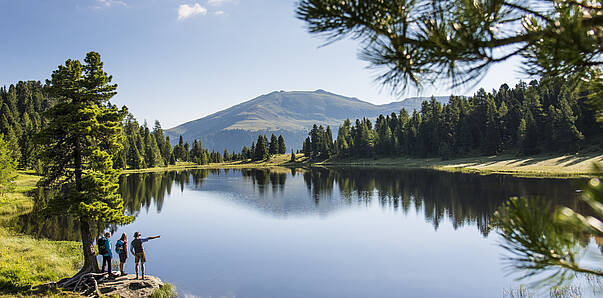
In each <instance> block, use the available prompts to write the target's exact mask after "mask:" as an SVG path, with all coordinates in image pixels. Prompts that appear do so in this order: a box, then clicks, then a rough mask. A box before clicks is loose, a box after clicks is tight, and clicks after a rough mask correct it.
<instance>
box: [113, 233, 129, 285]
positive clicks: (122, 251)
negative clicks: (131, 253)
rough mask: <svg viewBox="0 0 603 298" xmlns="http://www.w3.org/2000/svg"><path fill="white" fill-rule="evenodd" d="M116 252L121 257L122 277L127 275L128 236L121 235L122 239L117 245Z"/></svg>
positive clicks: (120, 270) (120, 269)
mask: <svg viewBox="0 0 603 298" xmlns="http://www.w3.org/2000/svg"><path fill="white" fill-rule="evenodd" d="M115 252H117V254H118V255H119V272H120V275H122V276H123V275H126V271H125V270H124V265H125V264H126V259H128V236H127V235H126V233H123V234H121V238H119V240H117V243H115Z"/></svg>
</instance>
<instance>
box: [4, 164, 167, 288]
mask: <svg viewBox="0 0 603 298" xmlns="http://www.w3.org/2000/svg"><path fill="white" fill-rule="evenodd" d="M39 179H40V176H38V175H35V174H34V173H33V172H31V171H20V172H19V173H18V176H17V179H16V180H15V186H16V187H15V190H14V191H13V192H10V193H7V194H5V195H4V196H2V197H0V297H15V296H17V297H45V296H61V297H80V296H79V295H78V294H76V293H71V292H65V291H61V290H60V289H54V288H52V287H49V286H47V285H48V284H50V283H53V282H57V281H59V280H60V279H63V278H68V277H71V276H73V275H75V274H76V273H77V272H78V270H79V269H80V268H81V267H82V248H81V243H80V242H79V241H54V240H49V239H43V238H42V239H40V238H36V237H32V236H29V235H26V234H22V233H18V232H16V231H14V230H13V229H11V228H10V224H11V221H12V220H14V219H15V218H16V217H18V216H20V215H23V214H26V213H29V212H31V211H32V209H33V198H32V197H31V196H30V192H31V191H33V190H34V189H35V188H36V183H37V182H38V180H39ZM164 285H167V286H164ZM99 289H100V291H101V293H103V294H106V295H111V294H117V295H120V297H121V296H124V295H126V296H127V295H128V292H129V293H130V294H132V295H133V296H140V297H143V296H149V295H151V294H152V295H155V296H152V297H170V296H171V295H172V294H173V293H174V291H175V290H174V288H173V286H172V285H171V284H169V283H163V282H162V281H161V280H159V279H158V278H156V277H153V276H150V275H149V276H148V280H145V281H140V282H138V281H136V280H134V279H133V277H132V276H128V277H125V278H124V277H122V278H119V279H116V280H110V281H106V282H103V283H100V284H99ZM139 294H140V295H139Z"/></svg>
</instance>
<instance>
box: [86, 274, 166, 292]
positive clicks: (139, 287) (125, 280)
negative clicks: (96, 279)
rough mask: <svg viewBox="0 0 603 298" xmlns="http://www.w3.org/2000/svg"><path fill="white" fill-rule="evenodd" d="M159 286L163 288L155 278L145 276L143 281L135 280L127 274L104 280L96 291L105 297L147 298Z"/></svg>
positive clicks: (132, 275)
mask: <svg viewBox="0 0 603 298" xmlns="http://www.w3.org/2000/svg"><path fill="white" fill-rule="evenodd" d="M161 286H163V282H162V281H161V280H160V279H159V278H157V277H155V276H149V275H147V276H145V279H144V280H143V279H136V275H134V274H128V275H124V276H118V277H116V278H115V279H112V280H104V281H102V282H100V283H99V284H98V289H99V291H100V292H101V294H103V295H107V296H110V295H117V296H119V297H148V296H150V295H151V293H153V291H154V290H155V289H159V287H161Z"/></svg>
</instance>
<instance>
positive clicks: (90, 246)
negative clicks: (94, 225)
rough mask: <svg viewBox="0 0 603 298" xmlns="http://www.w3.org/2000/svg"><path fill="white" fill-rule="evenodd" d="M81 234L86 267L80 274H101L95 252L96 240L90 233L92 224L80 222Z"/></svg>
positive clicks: (84, 221)
mask: <svg viewBox="0 0 603 298" xmlns="http://www.w3.org/2000/svg"><path fill="white" fill-rule="evenodd" d="M80 234H81V236H82V249H83V250H84V266H83V267H82V270H80V273H90V272H93V273H97V272H99V271H100V270H99V268H98V261H97V260H96V252H95V250H94V240H93V238H92V234H91V233H90V223H88V221H86V220H80Z"/></svg>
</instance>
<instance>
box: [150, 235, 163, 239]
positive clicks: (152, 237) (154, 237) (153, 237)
mask: <svg viewBox="0 0 603 298" xmlns="http://www.w3.org/2000/svg"><path fill="white" fill-rule="evenodd" d="M160 237H161V235H157V236H151V237H149V239H156V238H160Z"/></svg>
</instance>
